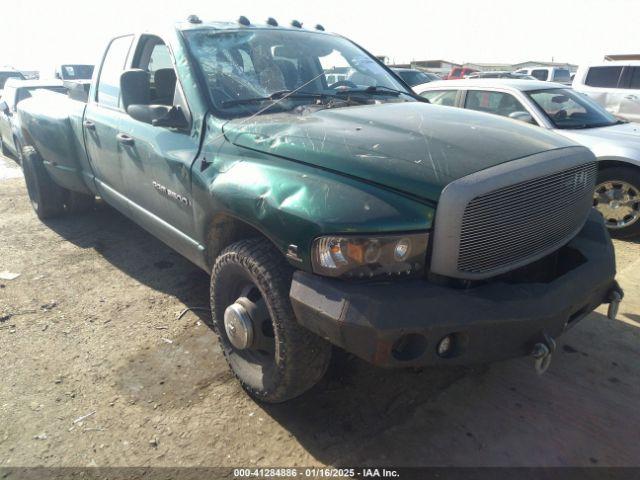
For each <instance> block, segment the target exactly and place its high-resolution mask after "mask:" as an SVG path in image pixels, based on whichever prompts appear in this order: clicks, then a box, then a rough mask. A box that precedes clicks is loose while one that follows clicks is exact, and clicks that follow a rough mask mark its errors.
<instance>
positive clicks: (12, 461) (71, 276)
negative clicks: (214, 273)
mask: <svg viewBox="0 0 640 480" xmlns="http://www.w3.org/2000/svg"><path fill="white" fill-rule="evenodd" d="M12 176H13V177H14V178H8V177H12ZM3 177H4V179H3ZM0 232H1V237H0V271H8V272H15V273H19V274H20V276H19V277H17V278H15V279H13V280H0V360H1V368H2V375H3V378H2V382H1V383H0V466H35V465H44V466H92V465H98V466H151V465H153V466H196V465H197V466H253V465H261V466H293V465H297V466H312V465H324V464H329V465H336V464H338V465H340V464H352V465H353V464H356V465H374V464H385V465H392V466H400V465H403V466H409V465H458V466H467V465H528V466H537V465H579V466H589V465H600V466H602V465H616V466H628V465H640V442H638V432H639V431H640V414H639V412H638V408H639V406H640V346H639V340H640V273H639V268H638V267H639V266H640V263H639V259H640V256H639V253H640V243H634V242H616V250H617V253H618V265H619V272H620V273H619V279H620V281H621V284H622V286H623V288H624V289H625V290H626V297H625V301H624V303H623V305H622V307H621V311H620V314H619V318H618V321H615V322H611V321H609V320H607V319H606V317H605V316H603V315H602V313H603V312H604V309H601V310H599V312H598V313H593V314H591V315H590V316H589V317H588V318H586V319H585V320H583V321H582V322H581V324H580V325H578V326H577V327H576V328H574V329H573V330H571V331H570V332H569V333H567V335H566V336H564V337H563V338H561V339H560V348H559V352H558V353H557V355H555V358H554V361H553V363H552V366H551V368H550V370H549V371H548V372H547V374H545V375H544V376H542V377H539V376H537V375H536V374H535V372H534V369H533V365H532V362H531V360H530V359H518V360H512V361H508V362H502V363H498V364H494V365H491V366H482V367H475V368H452V369H444V370H443V369H439V370H429V369H425V370H423V371H420V372H416V371H387V370H381V369H377V368H374V367H371V366H369V365H367V364H365V363H363V362H361V361H359V360H357V359H353V358H351V357H348V356H340V357H339V358H337V359H336V361H335V362H334V364H333V365H332V368H331V370H330V372H329V374H328V375H327V377H326V378H325V380H323V382H322V383H321V384H320V385H319V386H318V387H316V388H314V389H313V390H312V391H311V392H309V393H308V394H306V395H304V396H303V397H302V398H299V399H296V400H294V401H292V402H290V403H288V404H286V405H278V406H265V405H260V404H257V403H255V402H254V401H252V400H251V399H250V398H249V397H248V396H247V395H245V394H244V393H243V391H242V390H241V389H240V388H239V387H238V385H237V383H236V382H235V381H234V380H233V378H232V376H231V374H230V373H229V370H228V369H227V366H226V364H225V362H224V359H223V357H222V354H221V353H220V351H219V349H218V347H217V344H216V342H215V338H214V334H213V333H212V331H211V330H210V329H209V327H208V326H207V323H208V318H207V316H208V313H207V312H206V311H202V310H196V311H189V312H187V313H185V314H184V315H183V316H182V318H178V317H179V314H180V313H181V312H182V311H183V310H184V309H185V308H187V307H206V306H207V303H208V278H207V275H206V274H205V273H203V272H202V271H200V270H199V269H198V268H197V267H195V266H193V265H192V264H190V263H189V262H188V261H187V260H185V259H183V258H182V257H180V256H179V255H178V254H176V253H174V252H172V251H171V250H170V249H169V248H167V247H165V246H164V245H163V244H162V243H160V242H159V241H158V240H156V239H155V238H153V237H152V236H150V235H149V234H147V233H146V232H144V231H143V230H142V229H140V228H139V227H137V226H136V225H135V224H133V223H132V222H130V221H129V220H127V219H126V218H124V217H123V216H121V215H120V214H118V213H116V212H115V211H113V210H112V209H110V208H107V207H99V208H98V209H97V210H96V211H95V212H92V213H89V214H85V215H80V216H76V217H66V218H59V219H55V220H52V221H50V222H48V223H47V224H46V225H45V224H43V223H41V222H39V221H38V220H37V218H36V216H35V214H34V213H33V212H32V210H31V207H30V205H29V202H28V198H27V195H26V191H25V188H24V181H23V180H22V179H21V178H19V170H17V169H15V168H14V166H13V164H12V163H11V162H9V161H6V160H3V159H1V158H0Z"/></svg>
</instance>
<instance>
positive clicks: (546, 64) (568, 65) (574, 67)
mask: <svg viewBox="0 0 640 480" xmlns="http://www.w3.org/2000/svg"><path fill="white" fill-rule="evenodd" d="M533 67H561V68H568V69H569V70H570V71H571V72H575V71H576V70H577V69H578V65H575V64H573V63H563V62H534V61H529V62H522V63H516V64H514V65H511V68H512V70H519V69H521V68H533Z"/></svg>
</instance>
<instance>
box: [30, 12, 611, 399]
mask: <svg viewBox="0 0 640 480" xmlns="http://www.w3.org/2000/svg"><path fill="white" fill-rule="evenodd" d="M337 67H345V68H346V69H347V71H349V72H350V73H349V74H348V75H347V76H346V78H344V79H341V80H340V81H337V82H334V83H331V82H330V81H328V80H329V79H328V78H327V76H328V73H327V72H333V71H335V68H337ZM331 78H333V79H335V77H331ZM85 96H86V97H87V98H86V99H84V98H82V95H77V92H76V95H75V96H71V97H70V96H66V95H64V94H60V93H54V92H39V94H38V95H34V96H33V98H31V99H28V100H25V101H24V102H21V103H20V105H19V108H18V111H19V115H20V119H21V125H22V129H23V134H24V141H25V147H24V149H23V168H24V174H25V179H26V184H27V189H28V193H29V197H30V199H31V202H32V204H33V207H34V209H35V211H36V213H37V214H38V216H39V217H40V218H41V219H46V218H48V217H51V216H54V215H60V214H65V215H66V214H69V213H72V212H78V211H83V210H89V209H90V208H91V206H92V204H93V202H94V200H95V198H96V197H100V198H101V199H102V200H103V201H104V202H106V203H108V204H110V205H111V206H113V207H114V208H116V209H118V210H119V211H121V212H122V213H124V214H125V215H127V216H129V217H130V218H131V219H132V220H133V221H135V222H136V223H138V224H140V225H141V226H143V227H144V228H145V229H147V230H148V231H150V232H151V233H152V234H154V235H155V236H157V237H158V238H159V239H161V240H162V241H163V242H165V243H167V244H168V245H170V246H171V247H172V248H174V249H175V250H177V251H178V252H180V253H181V254H182V255H184V256H185V257H186V258H188V259H189V260H191V261H192V262H193V263H195V264H196V265H198V266H200V267H201V268H203V269H204V270H206V271H207V272H210V274H211V313H212V322H213V325H214V327H215V330H216V332H217V335H218V337H219V341H220V345H221V347H222V350H223V352H224V355H225V357H226V359H227V360H228V363H229V365H230V367H231V369H232V370H233V372H234V373H235V375H236V376H237V378H238V379H239V381H240V382H241V383H242V386H243V387H244V388H245V389H246V390H247V391H248V392H249V393H250V394H251V395H253V396H254V397H255V398H257V399H259V400H262V401H266V402H281V401H285V400H287V399H290V398H293V397H295V396H297V395H300V394H301V393H303V392H305V391H306V390H308V389H309V388H311V387H312V386H313V385H315V384H316V383H317V382H318V381H319V380H320V378H321V377H322V376H323V374H324V372H325V370H326V368H327V365H328V363H329V360H330V356H331V352H332V344H333V345H335V346H338V347H340V348H342V349H344V350H346V351H348V352H351V353H353V354H355V355H357V356H359V357H361V358H363V359H365V360H367V361H369V362H371V363H373V364H374V365H379V366H385V367H417V366H424V365H434V366H438V365H439V366H444V365H454V364H458V365H459V364H470V363H478V362H489V361H494V360H499V359H505V358H510V357H516V356H526V355H531V356H533V357H534V360H533V363H534V364H535V365H536V366H537V369H538V370H539V371H543V370H544V369H546V367H547V366H548V364H549V361H550V358H551V353H552V352H553V349H554V347H555V341H554V339H555V338H556V337H558V336H559V335H560V334H562V333H563V332H565V331H566V330H567V329H568V328H570V327H572V326H573V325H575V324H576V323H577V322H578V320H580V319H581V318H583V317H584V316H585V315H587V314H588V313H589V312H591V311H592V310H593V309H594V308H596V307H598V306H599V305H601V304H603V303H608V304H610V307H609V315H610V316H611V317H615V312H616V309H617V305H618V303H619V301H620V299H621V298H622V291H621V290H620V288H619V286H618V285H617V283H616V281H615V262H614V252H613V247H612V244H611V241H610V239H609V235H608V233H607V232H606V230H605V228H604V225H603V221H602V219H601V217H600V216H599V215H598V214H597V213H595V212H594V211H593V209H592V208H591V196H592V192H593V188H594V182H595V177H596V163H595V158H594V157H593V155H592V154H591V153H590V151H589V150H587V149H586V148H584V147H581V146H578V145H576V144H574V143H572V142H571V141H570V140H568V139H565V138H562V137H560V136H557V135H555V134H553V133H550V132H547V131H544V130H542V129H539V128H535V127H531V126H528V125H525V124H523V123H521V122H516V121H512V120H509V119H504V118H500V117H497V116H492V115H486V114H483V113H477V112H472V111H465V110H459V109H452V108H446V107H439V106H434V105H430V104H429V103H428V102H426V101H425V100H424V99H421V98H420V97H417V96H416V95H414V94H413V93H412V92H411V89H410V88H408V87H407V85H406V84H404V83H403V82H402V80H401V79H400V78H399V77H397V76H396V75H395V74H394V73H393V72H391V71H390V70H389V69H388V68H387V67H386V66H385V65H383V64H382V63H380V62H379V61H378V60H377V59H376V58H375V57H374V56H372V55H371V54H369V53H368V52H366V51H365V50H363V49H362V48H361V47H359V46H358V45H356V44H354V43H353V42H351V41H349V40H347V39H345V38H344V37H341V36H338V35H334V34H329V33H326V32H325V31H324V29H323V28H322V27H321V26H317V27H316V28H315V29H303V28H302V27H301V25H300V24H299V23H298V22H293V23H292V24H291V26H287V27H281V26H278V24H277V22H276V21H275V20H273V19H269V20H268V22H267V23H266V24H265V25H254V24H251V23H250V22H249V21H248V20H247V19H246V18H244V17H241V18H240V19H239V21H238V22H234V23H205V22H202V21H201V20H200V19H199V18H198V17H195V16H192V17H190V18H189V19H188V20H187V21H185V22H183V23H179V24H177V25H176V26H175V27H173V28H170V29H168V30H167V31H166V32H157V33H142V34H131V35H124V36H120V37H117V38H114V39H113V40H112V41H111V42H110V43H109V45H108V47H107V49H106V51H105V53H104V56H103V58H102V59H101V61H100V62H98V64H97V67H96V71H95V74H94V78H93V80H92V83H91V86H90V88H89V89H88V91H87V93H86V94H85ZM105 228H109V227H108V226H107V225H105Z"/></svg>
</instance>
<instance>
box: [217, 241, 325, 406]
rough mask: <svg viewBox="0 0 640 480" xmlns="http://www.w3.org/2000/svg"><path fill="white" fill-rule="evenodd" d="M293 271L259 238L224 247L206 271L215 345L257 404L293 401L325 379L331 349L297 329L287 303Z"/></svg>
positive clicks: (279, 254) (314, 337)
mask: <svg viewBox="0 0 640 480" xmlns="http://www.w3.org/2000/svg"><path fill="white" fill-rule="evenodd" d="M291 275H292V269H291V267H290V266H289V265H288V264H287V262H286V261H285V259H284V257H283V256H282V254H281V253H280V252H279V251H278V250H277V249H276V248H275V247H274V246H273V245H272V244H271V243H270V242H269V241H268V240H264V239H260V238H254V239H249V240H242V241H239V242H237V243H234V244H233V245H231V246H229V247H227V248H226V249H225V250H224V251H223V252H222V253H221V254H220V256H219V257H218V258H217V259H216V262H215V264H214V267H213V270H212V272H211V312H212V316H213V323H214V327H215V329H216V333H217V334H218V339H219V341H220V346H221V348H222V351H223V353H224V355H225V358H226V359H227V362H228V363H229V366H230V367H231V369H232V370H233V372H234V374H235V375H236V377H237V378H238V379H239V380H240V383H241V384H242V386H243V388H244V389H245V390H246V391H247V392H248V393H249V394H250V395H252V396H253V397H255V398H256V399H258V400H261V401H265V402H269V403H279V402H284V401H286V400H289V399H291V398H294V397H297V396H299V395H301V394H302V393H304V392H305V391H307V390H308V389H310V388H311V387H313V386H314V385H315V384H316V383H317V382H318V381H319V380H320V379H321V378H322V376H323V375H324V373H325V371H326V369H327V366H328V365H329V360H330V357H331V345H330V344H329V343H328V342H326V341H325V340H323V339H322V338H320V337H318V336H316V335H315V334H313V333H311V332H310V331H308V330H306V329H305V328H304V327H302V326H300V325H299V324H298V323H297V321H296V319H295V316H294V313H293V309H292V307H291V303H290V300H289V289H290V287H291Z"/></svg>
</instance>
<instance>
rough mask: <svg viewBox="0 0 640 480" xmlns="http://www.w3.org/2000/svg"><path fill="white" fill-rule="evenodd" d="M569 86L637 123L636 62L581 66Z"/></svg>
mask: <svg viewBox="0 0 640 480" xmlns="http://www.w3.org/2000/svg"><path fill="white" fill-rule="evenodd" d="M573 88H574V89H575V90H576V91H578V92H582V93H584V94H586V95H589V97H591V98H592V99H593V100H595V101H596V102H598V103H599V104H600V105H602V106H603V107H604V108H606V109H607V111H608V112H609V113H612V114H614V115H617V116H620V117H622V118H626V119H627V120H631V121H634V122H640V61H615V62H603V63H600V64H595V65H582V66H580V68H578V71H577V72H576V76H575V78H574V79H573Z"/></svg>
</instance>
